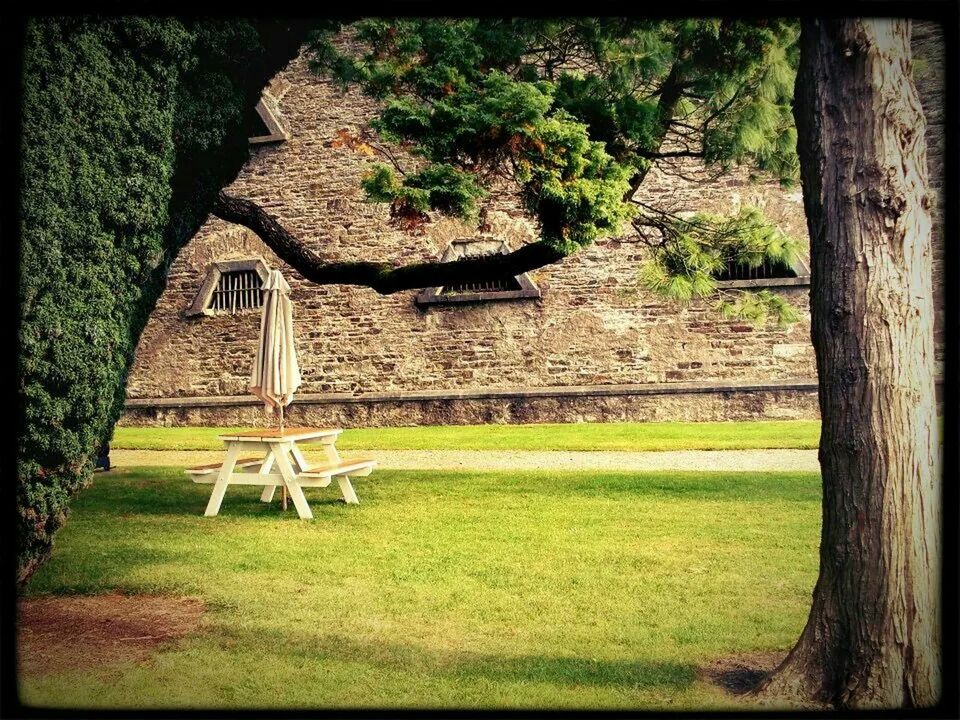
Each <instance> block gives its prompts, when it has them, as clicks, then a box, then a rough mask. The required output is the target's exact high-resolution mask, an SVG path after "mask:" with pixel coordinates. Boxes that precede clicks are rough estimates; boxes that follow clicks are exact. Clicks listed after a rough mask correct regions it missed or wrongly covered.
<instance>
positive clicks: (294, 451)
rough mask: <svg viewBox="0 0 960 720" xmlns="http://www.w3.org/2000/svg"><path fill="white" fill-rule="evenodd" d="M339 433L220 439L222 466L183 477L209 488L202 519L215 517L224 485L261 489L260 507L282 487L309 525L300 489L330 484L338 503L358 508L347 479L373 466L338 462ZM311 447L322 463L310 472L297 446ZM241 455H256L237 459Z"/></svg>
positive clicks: (293, 431) (295, 431)
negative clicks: (317, 445) (320, 449)
mask: <svg viewBox="0 0 960 720" xmlns="http://www.w3.org/2000/svg"><path fill="white" fill-rule="evenodd" d="M342 432H343V431H342V430H340V429H339V428H284V429H283V430H282V431H281V430H278V429H262V430H248V431H244V432H239V433H232V434H229V435H220V436H219V438H220V440H222V441H223V443H224V445H225V447H226V457H225V458H224V461H223V462H222V463H209V464H207V465H198V466H196V467H192V468H187V470H186V471H185V472H186V473H187V474H188V475H190V476H191V479H192V480H193V481H194V482H196V483H210V484H212V485H213V492H211V493H210V501H209V502H208V503H207V509H206V511H205V512H204V515H207V516H214V515H216V514H217V513H218V512H220V505H221V503H222V502H223V496H224V494H225V493H226V491H227V487H228V486H229V485H262V486H263V493H262V494H261V495H260V501H261V502H266V503H268V502H271V501H272V500H273V496H274V493H275V492H276V490H277V488H278V487H286V489H287V492H288V493H289V494H290V499H291V500H293V505H294V507H295V508H296V509H297V514H298V515H299V516H300V517H301V518H303V519H310V518H312V517H313V513H312V512H311V510H310V506H309V505H308V504H307V499H306V497H305V496H304V494H303V488H305V487H327V486H328V485H330V483H331V482H332V481H333V479H334V478H336V479H337V483H338V484H339V485H340V492H341V493H342V494H343V499H344V501H345V502H347V503H350V504H358V503H359V502H360V500H359V499H358V498H357V493H356V492H355V491H354V489H353V485H352V484H351V483H350V476H351V475H352V476H354V477H366V476H367V475H369V474H370V473H371V472H372V471H373V468H374V467H375V466H376V464H377V463H376V461H375V460H372V459H370V458H353V459H348V460H344V459H342V458H341V457H340V453H339V452H337V447H336V440H337V437H339V435H340V433H342ZM312 442H317V443H320V444H322V445H323V450H324V455H325V457H324V462H323V464H321V465H316V466H311V465H310V463H308V462H307V459H306V458H305V457H304V456H303V452H302V451H301V449H300V446H299V444H300V443H303V444H306V443H312ZM243 452H258V453H259V454H258V455H254V456H250V457H242V458H241V457H240V455H241V453H243Z"/></svg>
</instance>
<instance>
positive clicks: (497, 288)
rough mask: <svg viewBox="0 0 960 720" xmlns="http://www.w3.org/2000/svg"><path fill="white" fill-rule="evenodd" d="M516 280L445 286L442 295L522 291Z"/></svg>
mask: <svg viewBox="0 0 960 720" xmlns="http://www.w3.org/2000/svg"><path fill="white" fill-rule="evenodd" d="M522 289H523V288H522V287H521V286H520V283H519V282H518V281H517V279H516V278H512V277H511V278H505V279H503V280H488V281H486V282H476V283H464V284H461V285H444V286H443V287H442V288H440V294H441V295H462V294H463V293H496V292H511V291H513V290H522Z"/></svg>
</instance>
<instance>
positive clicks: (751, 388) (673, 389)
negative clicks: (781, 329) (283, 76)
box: [124, 378, 817, 409]
mask: <svg viewBox="0 0 960 720" xmlns="http://www.w3.org/2000/svg"><path fill="white" fill-rule="evenodd" d="M782 391H801V392H816V391H817V381H816V379H815V378H801V379H797V380H785V381H776V382H737V381H710V382H673V383H645V384H639V385H566V386H557V387H536V388H479V389H474V390H416V391H396V392H383V393H361V394H353V393H303V394H298V395H295V396H294V400H293V402H294V404H296V405H330V404H336V403H379V402H423V401H442V400H489V399H497V398H521V399H522V398H567V397H611V396H613V397H615V396H624V395H687V394H698V393H729V392H734V393H744V392H782ZM261 404H263V403H262V401H261V400H258V399H257V398H255V397H254V396H253V395H221V396H212V397H157V398H127V401H126V404H125V405H124V407H125V408H126V409H135V408H160V407H166V408H170V407H183V408H186V407H228V406H237V405H261Z"/></svg>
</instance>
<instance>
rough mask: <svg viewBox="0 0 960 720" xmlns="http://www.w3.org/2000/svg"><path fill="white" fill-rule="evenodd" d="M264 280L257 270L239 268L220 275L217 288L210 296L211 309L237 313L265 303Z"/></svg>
mask: <svg viewBox="0 0 960 720" xmlns="http://www.w3.org/2000/svg"><path fill="white" fill-rule="evenodd" d="M262 287H263V280H261V279H260V275H258V274H257V271H256V270H238V271H234V272H225V273H222V274H221V275H220V281H219V282H218V283H217V289H216V290H214V291H213V295H211V297H210V305H209V306H208V307H209V309H210V310H213V311H214V312H228V313H235V312H237V311H238V310H248V309H254V308H259V307H261V306H262V305H263V292H262V291H261V288H262Z"/></svg>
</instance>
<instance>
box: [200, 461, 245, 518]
mask: <svg viewBox="0 0 960 720" xmlns="http://www.w3.org/2000/svg"><path fill="white" fill-rule="evenodd" d="M239 454H240V443H231V445H230V447H228V448H227V457H226V458H225V459H224V461H223V465H221V466H220V473H219V474H218V475H217V481H216V482H215V483H214V485H213V492H212V493H210V501H209V502H208V503H207V509H206V511H205V512H204V513H203V514H204V515H206V516H207V517H213V516H215V515H216V514H217V513H218V512H220V504H221V503H222V502H223V496H224V493H226V492H227V485H229V484H230V475H232V474H233V469H234V467H236V464H237V456H238V455H239Z"/></svg>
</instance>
